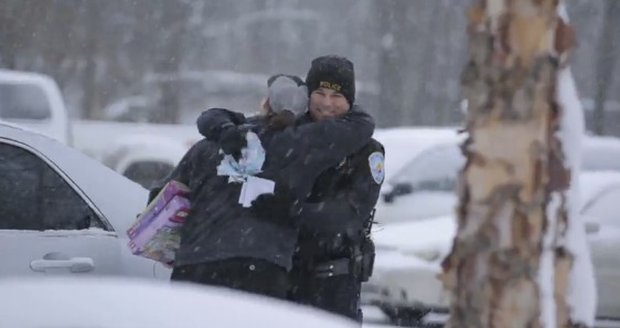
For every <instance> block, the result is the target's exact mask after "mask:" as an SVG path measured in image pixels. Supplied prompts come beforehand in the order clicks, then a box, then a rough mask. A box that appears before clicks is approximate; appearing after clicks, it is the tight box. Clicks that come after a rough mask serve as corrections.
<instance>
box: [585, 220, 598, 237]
mask: <svg viewBox="0 0 620 328" xmlns="http://www.w3.org/2000/svg"><path fill="white" fill-rule="evenodd" d="M600 230H601V226H600V225H599V224H598V223H596V222H586V234H588V235H589V234H595V233H597V232H599V231H600Z"/></svg>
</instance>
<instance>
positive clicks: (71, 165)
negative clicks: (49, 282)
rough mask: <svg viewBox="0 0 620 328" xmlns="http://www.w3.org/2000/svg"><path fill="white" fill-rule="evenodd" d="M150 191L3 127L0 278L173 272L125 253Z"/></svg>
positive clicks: (52, 143)
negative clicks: (0, 260)
mask: <svg viewBox="0 0 620 328" xmlns="http://www.w3.org/2000/svg"><path fill="white" fill-rule="evenodd" d="M147 194H148V193H147V190H146V189H144V188H143V187H141V186H139V185H138V184H136V183H134V182H131V181H130V180H128V179H127V178H125V177H123V176H121V175H119V174H118V173H116V172H114V171H112V170H111V169H109V168H107V167H105V166H103V165H102V164H100V163H99V162H97V161H95V160H94V159H92V158H90V157H88V156H86V155H84V154H82V153H80V152H78V151H77V150H75V149H73V148H70V147H68V146H66V145H64V144H62V143H60V142H58V141H56V140H53V139H51V138H48V137H45V136H43V135H41V134H39V133H36V132H29V131H26V130H24V129H22V128H20V127H18V126H15V125H10V124H7V123H0V245H2V246H1V248H2V254H3V256H2V265H0V277H7V276H21V277H26V276H34V277H39V276H44V275H48V274H61V275H80V276H82V275H123V276H138V277H149V278H153V277H155V275H159V277H160V278H167V277H168V275H169V270H168V271H166V270H164V269H162V268H159V267H160V266H161V265H160V264H158V263H156V262H154V261H151V260H147V259H145V258H142V257H138V256H134V255H132V254H131V252H130V251H129V248H128V247H127V242H128V239H127V236H126V233H125V231H126V230H127V229H128V228H129V226H130V225H131V224H132V222H133V221H134V220H135V218H136V215H137V214H138V213H140V212H141V211H142V210H143V208H144V206H145V205H146V201H147Z"/></svg>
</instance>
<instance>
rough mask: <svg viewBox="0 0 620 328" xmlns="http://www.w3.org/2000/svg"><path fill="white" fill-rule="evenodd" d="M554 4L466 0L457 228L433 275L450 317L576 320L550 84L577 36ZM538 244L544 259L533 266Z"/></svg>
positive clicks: (487, 321) (531, 323)
mask: <svg viewBox="0 0 620 328" xmlns="http://www.w3.org/2000/svg"><path fill="white" fill-rule="evenodd" d="M558 4H559V0H479V1H477V3H476V4H474V5H473V7H472V8H471V9H470V10H469V12H468V15H467V16H468V19H469V27H468V33H469V36H470V45H469V50H470V60H469V62H468V63H467V65H466V67H465V69H464V71H463V75H462V91H463V94H464V95H465V97H466V98H467V99H468V102H469V112H468V116H467V119H466V120H467V121H466V129H467V131H468V132H469V138H468V140H466V142H465V143H464V144H463V147H462V149H463V152H464V154H465V155H466V157H467V162H466V164H465V167H464V168H463V170H462V171H461V175H460V186H459V191H458V192H459V199H460V204H459V207H458V213H457V215H458V229H457V236H456V237H455V239H454V243H453V248H452V251H451V253H450V255H449V256H448V257H447V258H446V259H445V260H444V262H443V274H442V275H441V279H442V281H443V282H444V286H445V287H446V288H447V289H448V290H449V291H450V294H451V317H450V320H449V321H448V327H501V328H505V327H515V328H516V327H571V326H573V324H572V323H571V322H570V319H569V312H570V311H569V309H568V307H567V303H566V292H567V287H568V276H569V272H570V269H571V265H572V255H571V254H570V253H569V252H568V251H567V250H566V248H564V247H563V246H562V242H561V239H562V236H563V235H564V234H565V232H566V227H567V224H568V220H567V211H566V210H565V208H566V202H565V199H566V197H565V196H564V194H565V192H566V191H567V190H568V188H569V185H570V179H571V172H570V170H569V169H567V168H566V165H565V163H564V156H563V153H562V144H561V142H560V140H558V139H557V137H556V132H557V130H558V127H559V117H560V115H561V114H562V112H561V111H562V108H560V107H559V106H558V105H557V103H556V101H555V99H556V98H555V92H556V82H557V76H558V70H559V69H560V68H561V66H562V65H563V63H564V61H565V60H566V54H567V52H568V50H570V49H571V48H572V47H573V46H574V43H575V37H574V33H573V32H572V30H571V28H570V27H569V26H568V25H567V24H566V22H563V21H562V20H561V19H560V18H559V17H558V15H557V6H558ZM546 249H550V252H549V254H551V256H552V261H550V262H549V263H550V266H551V268H550V270H549V275H548V276H545V277H542V278H541V274H542V275H543V276H544V271H541V261H543V260H544V259H543V258H542V257H543V254H544V251H545V250H546ZM544 281H547V282H548V283H549V287H545V286H541V284H544ZM545 288H546V289H549V290H551V293H552V295H551V296H549V298H550V299H552V300H553V302H550V303H553V304H548V303H547V302H546V301H545V297H544V295H545V293H546V289H545ZM549 298H547V299H549ZM551 307H552V308H551ZM549 313H552V315H549Z"/></svg>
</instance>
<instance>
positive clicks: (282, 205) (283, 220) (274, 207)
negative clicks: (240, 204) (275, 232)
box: [251, 194, 293, 225]
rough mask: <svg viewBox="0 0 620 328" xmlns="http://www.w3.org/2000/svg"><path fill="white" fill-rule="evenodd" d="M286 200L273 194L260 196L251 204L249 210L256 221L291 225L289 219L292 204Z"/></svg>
mask: <svg viewBox="0 0 620 328" xmlns="http://www.w3.org/2000/svg"><path fill="white" fill-rule="evenodd" d="M287 198H288V197H283V196H276V195H274V194H262V195H260V196H258V197H257V198H256V199H255V200H254V201H253V202H252V207H251V210H252V212H253V213H254V215H255V216H256V217H257V218H258V219H261V220H266V221H270V222H273V223H276V224H281V225H292V224H293V220H292V219H291V218H290V209H291V205H292V204H291V201H290V200H289V199H287Z"/></svg>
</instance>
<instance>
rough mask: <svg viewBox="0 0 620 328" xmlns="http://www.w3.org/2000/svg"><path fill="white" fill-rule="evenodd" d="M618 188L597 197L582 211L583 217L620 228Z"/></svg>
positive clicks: (619, 191) (619, 189) (619, 195)
mask: <svg viewBox="0 0 620 328" xmlns="http://www.w3.org/2000/svg"><path fill="white" fill-rule="evenodd" d="M618 204H620V188H614V189H610V190H608V191H606V192H605V193H603V194H601V195H599V196H598V197H597V198H596V199H595V200H594V201H593V202H591V203H590V204H589V205H586V207H585V208H584V209H583V215H584V216H585V217H587V218H589V219H591V220H595V221H596V222H598V223H606V224H612V225H618V226H620V212H619V211H618Z"/></svg>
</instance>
